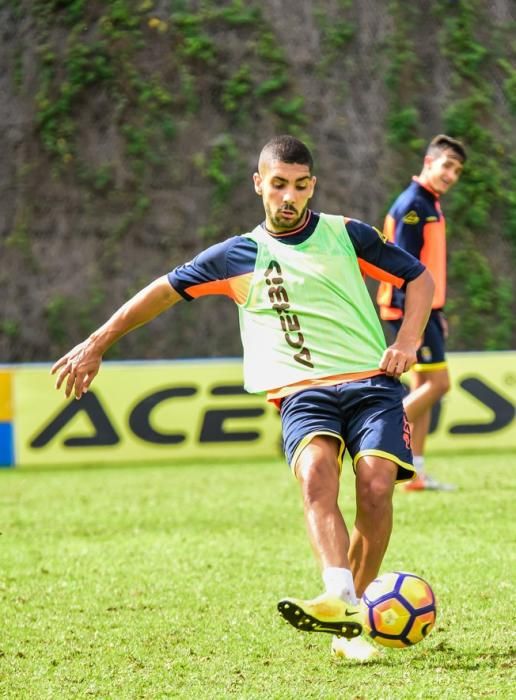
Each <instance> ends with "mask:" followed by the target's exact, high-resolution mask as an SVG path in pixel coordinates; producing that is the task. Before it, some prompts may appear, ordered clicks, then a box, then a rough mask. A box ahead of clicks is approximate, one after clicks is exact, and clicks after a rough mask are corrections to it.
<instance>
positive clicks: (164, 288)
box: [51, 276, 182, 399]
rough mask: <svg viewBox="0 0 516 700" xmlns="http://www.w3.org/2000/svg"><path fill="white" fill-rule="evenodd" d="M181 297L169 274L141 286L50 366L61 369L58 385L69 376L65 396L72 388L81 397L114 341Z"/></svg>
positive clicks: (58, 387) (76, 396)
mask: <svg viewBox="0 0 516 700" xmlns="http://www.w3.org/2000/svg"><path fill="white" fill-rule="evenodd" d="M181 299H182V297H181V296H180V295H179V294H178V293H177V292H176V291H175V289H173V288H172V287H171V286H170V282H169V281H168V278H167V277H166V276H163V277H159V278H158V279H157V280H154V282H151V284H149V285H148V286H147V287H144V289H141V290H140V291H139V292H138V293H137V294H135V295H134V297H132V298H131V299H129V301H127V302H126V303H125V304H124V305H123V306H121V307H120V308H119V309H118V310H117V311H115V313H114V314H113V316H111V318H110V319H109V320H108V321H106V323H104V325H103V326H101V327H100V328H98V329H97V330H96V331H94V332H93V333H92V334H91V335H90V336H89V338H86V340H84V341H83V342H82V343H79V345H76V346H75V347H74V348H72V349H71V350H70V351H69V352H67V353H66V355H63V357H61V358H60V359H59V360H57V362H56V363H55V364H54V366H53V367H52V370H51V371H52V374H55V373H56V372H58V375H57V379H56V389H60V388H61V385H62V384H63V382H64V380H65V379H66V384H65V394H66V396H67V397H68V396H70V394H71V393H72V392H73V393H74V394H75V398H76V399H80V398H81V396H82V395H83V394H85V393H86V392H87V391H88V388H89V386H90V384H91V383H92V381H93V380H94V379H95V377H96V376H97V374H98V371H99V369H100V364H101V362H102V357H103V355H104V353H105V352H106V350H107V349H108V348H110V347H111V345H113V344H114V343H116V341H117V340H119V339H120V338H121V337H122V336H124V335H126V334H127V333H129V332H130V331H132V330H134V329H135V328H138V327H139V326H143V325H144V324H145V323H148V322H149V321H152V319H153V318H155V317H156V316H158V315H159V314H161V313H162V312H163V311H165V310H166V309H169V308H170V307H171V306H173V305H174V304H176V303H177V302H178V301H180V300H181Z"/></svg>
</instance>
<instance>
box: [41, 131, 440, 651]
mask: <svg viewBox="0 0 516 700" xmlns="http://www.w3.org/2000/svg"><path fill="white" fill-rule="evenodd" d="M253 180H254V189H255V191H256V193H257V194H258V195H259V196H260V197H261V198H262V202H263V206H264V209H265V221H264V222H263V223H261V224H259V225H258V226H256V227H255V228H254V229H253V230H252V231H250V232H248V233H245V234H243V235H239V236H234V237H232V238H229V239H227V240H225V241H223V242H222V243H217V244H216V245H213V246H211V247H209V248H208V249H206V250H204V251H203V252H201V253H200V254H199V255H198V256H197V257H195V258H194V259H193V260H192V261H191V262H188V263H186V264H185V265H181V266H179V267H176V268H175V269H174V270H173V271H172V272H170V273H169V274H168V275H164V276H163V277H160V278H158V279H157V280H155V281H154V282H152V283H151V284H149V285H148V286H147V287H145V288H144V289H142V290H141V291H140V292H138V293H137V294H136V295H135V296H134V297H133V298H132V299H130V300H129V301H127V302H126V303H125V304H124V305H123V306H122V307H121V308H120V309H118V311H116V312H115V313H114V314H113V316H112V317H111V318H110V319H109V320H108V321H107V322H106V323H105V324H104V325H103V326H101V327H100V328H99V329H98V330H96V331H95V332H94V333H92V334H91V335H90V336H89V338H87V339H86V340H84V341H83V342H82V343H80V344H79V345H77V346H76V347H74V348H73V349H72V350H70V352H68V353H67V354H66V355H64V356H63V357H62V358H61V359H60V360H58V361H57V362H56V363H55V364H54V366H53V368H52V372H53V373H56V372H57V373H58V374H57V381H56V387H57V388H58V389H59V388H60V387H61V385H62V384H63V383H64V385H65V393H66V396H70V394H72V393H73V394H74V395H75V397H76V398H80V397H81V396H82V395H83V394H84V393H85V392H86V391H87V390H88V388H89V386H90V384H91V382H92V381H93V379H94V378H95V376H96V374H97V373H98V371H99V368H100V364H101V361H102V357H103V355H104V353H105V352H106V350H107V349H108V348H109V347H110V346H111V345H112V344H113V343H114V342H116V341H117V340H118V339H119V338H121V337H122V336H123V335H125V334H126V333H128V332H129V331H131V330H133V329H135V328H137V327H138V326H141V325H142V324H144V323H146V322H148V321H150V320H151V319H153V318H154V317H155V316H157V315H158V314H160V313H162V312H163V311H165V310H166V309H168V308H170V307H171V306H173V305H174V304H176V303H177V302H179V301H181V300H187V301H191V300H193V299H196V298H197V297H201V296H206V295H208V294H224V295H226V296H229V297H230V298H231V299H233V300H234V302H235V303H236V305H237V307H238V312H239V318H240V327H241V336H242V343H243V349H244V378H245V387H246V389H247V390H248V391H250V392H256V393H265V394H266V395H267V398H268V400H269V401H271V402H274V403H275V404H276V405H277V406H278V408H279V410H280V413H281V420H282V427H283V439H284V445H285V454H286V457H287V460H288V462H289V464H290V467H291V469H292V471H293V473H294V475H295V477H296V479H297V481H298V482H299V485H300V488H301V495H302V498H303V504H304V512H305V520H306V527H307V530H308V536H309V539H310V542H311V545H312V547H313V550H314V553H315V555H316V557H317V559H318V560H319V562H320V565H321V568H322V578H323V581H324V586H325V591H324V593H323V594H322V595H320V596H319V597H317V598H315V599H313V600H301V599H297V598H285V599H283V600H281V601H280V602H279V604H278V609H279V611H280V613H281V614H282V615H283V617H284V618H285V619H286V620H288V621H289V622H290V623H291V624H292V625H294V626H295V627H296V628H298V629H300V630H305V631H309V632H310V631H312V632H325V633H329V634H332V635H334V638H333V643H332V650H333V652H334V653H335V654H337V655H341V656H345V657H348V658H357V659H366V658H369V657H371V656H372V655H373V654H374V653H375V650H374V648H373V647H372V645H370V644H369V643H368V642H366V640H365V639H364V638H363V637H362V636H361V632H362V625H361V622H360V613H359V608H358V605H357V603H358V597H359V596H361V595H362V593H363V591H364V589H365V587H366V586H367V584H368V583H369V582H370V581H372V580H373V579H374V578H375V576H376V575H377V574H378V571H379V568H380V564H381V562H382V559H383V556H384V554H385V551H386V548H387V544H388V542H389V537H390V534H391V528H392V494H393V490H394V485H395V483H396V482H397V481H405V480H408V479H411V478H412V477H413V476H414V468H413V466H412V454H411V449H410V433H409V428H408V423H407V420H406V417H405V414H404V411H403V406H402V396H403V392H402V386H401V383H400V381H399V377H400V376H401V374H402V373H403V372H405V371H407V370H408V369H409V367H411V366H412V365H413V364H414V362H415V361H416V350H417V346H418V342H419V338H420V336H421V333H422V331H423V328H424V327H425V324H426V322H427V319H428V315H429V312H430V306H431V301H432V295H433V291H434V283H433V281H432V278H431V276H430V274H429V273H428V272H427V271H426V269H425V267H424V266H423V265H422V264H421V263H420V262H419V261H418V260H416V259H415V258H413V257H412V256H411V255H410V254H408V253H406V252H405V251H403V250H401V249H400V248H397V247H396V246H393V245H391V244H389V243H385V242H384V239H383V237H382V236H381V235H380V234H379V233H378V231H377V230H376V229H374V228H373V227H371V226H368V225H367V224H364V223H361V222H359V221H356V220H352V219H346V218H345V217H343V216H342V215H328V214H322V213H316V212H314V211H312V210H310V209H309V206H308V205H309V202H310V199H311V197H312V195H313V194H314V189H315V185H316V178H315V176H314V174H313V160H312V155H311V153H310V151H309V150H308V148H307V147H306V145H305V144H304V143H302V142H301V141H299V140H297V139H296V138H294V137H292V136H288V135H286V136H279V137H276V138H273V139H272V140H271V141H269V142H268V143H267V144H266V145H265V146H264V147H263V149H262V151H261V153H260V157H259V162H258V170H257V172H255V173H254V175H253ZM363 273H367V274H369V275H372V276H375V277H377V278H379V279H386V280H388V281H389V282H391V283H393V284H395V285H396V286H398V287H401V286H404V287H405V289H406V301H405V315H404V319H403V323H402V324H401V327H400V329H399V332H398V334H397V337H396V340H395V342H394V343H393V344H392V345H391V346H390V347H386V345H385V340H384V335H383V332H382V329H381V325H380V322H379V320H378V317H377V315H376V312H375V309H374V306H373V303H372V301H371V298H370V296H369V293H368V291H367V288H366V286H365V283H364V280H363ZM345 448H347V449H348V451H349V453H350V456H351V458H352V461H353V468H354V470H355V473H356V503H357V508H356V518H355V523H354V528H353V530H352V532H351V535H349V533H348V529H347V527H346V524H345V522H344V519H343V516H342V513H341V512H340V509H339V506H338V494H339V477H340V470H341V464H342V457H343V453H344V449H345Z"/></svg>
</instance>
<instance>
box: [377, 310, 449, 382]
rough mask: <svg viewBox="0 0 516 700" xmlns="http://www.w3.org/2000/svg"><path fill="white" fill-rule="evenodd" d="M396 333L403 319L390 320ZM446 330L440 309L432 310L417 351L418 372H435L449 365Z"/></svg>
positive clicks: (414, 368)
mask: <svg viewBox="0 0 516 700" xmlns="http://www.w3.org/2000/svg"><path fill="white" fill-rule="evenodd" d="M388 323H389V325H390V327H391V329H392V330H393V332H394V333H397V332H398V331H399V328H400V326H401V319H400V320H395V321H389V322H388ZM445 345H446V344H445V340H444V332H443V327H442V324H441V319H440V315H439V312H438V311H432V313H431V315H430V318H429V319H428V323H427V324H426V328H425V333H424V335H423V342H422V343H421V345H420V347H419V350H418V351H417V363H416V364H415V365H414V366H413V367H412V369H413V370H415V371H416V372H435V371H436V370H438V369H444V368H445V367H447V365H448V363H447V362H446V355H445Z"/></svg>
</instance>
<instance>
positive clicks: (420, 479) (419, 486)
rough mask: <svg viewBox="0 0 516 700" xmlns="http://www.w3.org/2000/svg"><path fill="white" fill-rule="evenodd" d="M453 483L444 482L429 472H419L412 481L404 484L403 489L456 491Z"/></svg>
mask: <svg viewBox="0 0 516 700" xmlns="http://www.w3.org/2000/svg"><path fill="white" fill-rule="evenodd" d="M456 488H457V487H456V486H454V485H453V484H443V483H442V482H441V481H437V479H434V477H433V476H430V475H429V474H418V475H417V476H416V478H415V479H412V481H407V482H406V483H404V484H402V489H403V491H455V490H456Z"/></svg>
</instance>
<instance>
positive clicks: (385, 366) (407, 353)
mask: <svg viewBox="0 0 516 700" xmlns="http://www.w3.org/2000/svg"><path fill="white" fill-rule="evenodd" d="M416 352H417V348H416V347H415V346H414V345H412V344H410V345H409V344H405V343H400V342H396V343H393V344H392V345H390V346H389V347H388V348H387V350H386V351H385V352H384V353H383V355H382V359H381V361H380V369H381V370H383V371H384V372H385V374H386V375H387V376H388V377H396V378H397V379H399V378H400V377H401V375H402V374H403V373H404V372H408V370H409V369H410V368H411V367H412V365H413V364H415V362H416V361H417V354H416Z"/></svg>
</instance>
